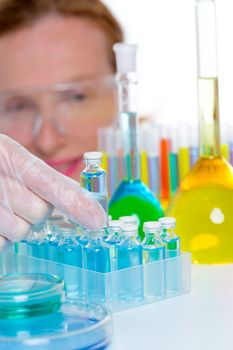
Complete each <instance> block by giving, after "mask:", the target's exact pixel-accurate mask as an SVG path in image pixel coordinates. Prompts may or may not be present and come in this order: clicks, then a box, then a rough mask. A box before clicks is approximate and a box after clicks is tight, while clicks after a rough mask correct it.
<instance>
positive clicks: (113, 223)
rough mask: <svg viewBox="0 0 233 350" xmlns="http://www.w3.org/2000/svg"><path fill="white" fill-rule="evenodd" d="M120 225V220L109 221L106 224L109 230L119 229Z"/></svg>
mask: <svg viewBox="0 0 233 350" xmlns="http://www.w3.org/2000/svg"><path fill="white" fill-rule="evenodd" d="M121 225H122V223H121V222H120V220H110V221H109V223H108V226H109V227H111V228H119V227H121Z"/></svg>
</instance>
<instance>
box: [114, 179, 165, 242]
mask: <svg viewBox="0 0 233 350" xmlns="http://www.w3.org/2000/svg"><path fill="white" fill-rule="evenodd" d="M109 213H110V215H112V218H113V219H115V220H117V219H118V218H119V217H120V216H129V215H136V216H137V218H138V219H139V235H140V237H141V239H143V237H144V232H143V229H142V225H143V222H145V221H154V220H157V219H159V218H160V217H162V216H163V210H162V207H161V205H160V203H159V201H158V200H157V199H156V198H155V197H154V195H153V194H152V192H151V191H150V190H149V188H148V187H147V186H146V185H144V184H143V183H142V182H141V181H140V180H132V181H122V183H121V184H120V186H119V187H118V189H117V191H116V192H115V194H114V195H113V197H112V199H111V201H110V204H109Z"/></svg>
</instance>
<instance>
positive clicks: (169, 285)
mask: <svg viewBox="0 0 233 350" xmlns="http://www.w3.org/2000/svg"><path fill="white" fill-rule="evenodd" d="M159 222H160V223H161V224H162V228H163V231H162V234H161V239H162V241H163V242H164V244H165V256H166V263H165V276H166V277H165V285H166V294H168V295H169V294H174V293H177V294H179V293H180V290H181V281H182V268H181V260H180V258H179V255H180V239H179V237H178V236H177V235H176V233H175V231H174V229H175V227H176V219H175V218H173V217H163V218H160V219H159Z"/></svg>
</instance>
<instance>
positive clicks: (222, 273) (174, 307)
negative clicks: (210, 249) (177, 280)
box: [110, 264, 233, 350]
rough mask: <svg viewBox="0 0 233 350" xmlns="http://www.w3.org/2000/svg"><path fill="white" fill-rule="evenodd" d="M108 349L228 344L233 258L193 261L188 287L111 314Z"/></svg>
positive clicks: (184, 349) (196, 348)
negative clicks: (184, 291)
mask: <svg viewBox="0 0 233 350" xmlns="http://www.w3.org/2000/svg"><path fill="white" fill-rule="evenodd" d="M113 327H114V332H113V342H112V345H111V346H110V350H144V349H155V350H157V349H158V350H170V349H175V350H176V349H177V350H202V349H203V350H204V349H211V350H219V349H220V350H222V349H224V350H232V349H233V264H229V265H192V284H191V293H190V294H185V295H181V296H178V297H174V298H171V299H167V300H163V301H159V302H156V303H152V304H147V305H145V306H140V307H137V308H134V309H130V310H127V311H122V312H118V313H114V315H113Z"/></svg>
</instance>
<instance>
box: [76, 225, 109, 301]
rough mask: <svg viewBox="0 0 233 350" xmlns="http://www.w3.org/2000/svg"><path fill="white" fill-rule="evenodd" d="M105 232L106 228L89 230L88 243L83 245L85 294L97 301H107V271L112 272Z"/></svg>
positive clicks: (89, 298)
mask: <svg viewBox="0 0 233 350" xmlns="http://www.w3.org/2000/svg"><path fill="white" fill-rule="evenodd" d="M104 233H105V230H104V229H102V230H99V231H87V235H88V243H87V244H86V245H85V246H84V247H83V266H84V268H85V269H86V271H85V288H86V290H85V294H86V297H87V299H88V300H91V301H95V302H105V301H106V284H105V273H106V272H110V254H109V247H108V245H107V244H106V243H105V241H104ZM93 271H94V272H95V273H94V272H93ZM96 272H99V273H96ZM101 272H102V273H101Z"/></svg>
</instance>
